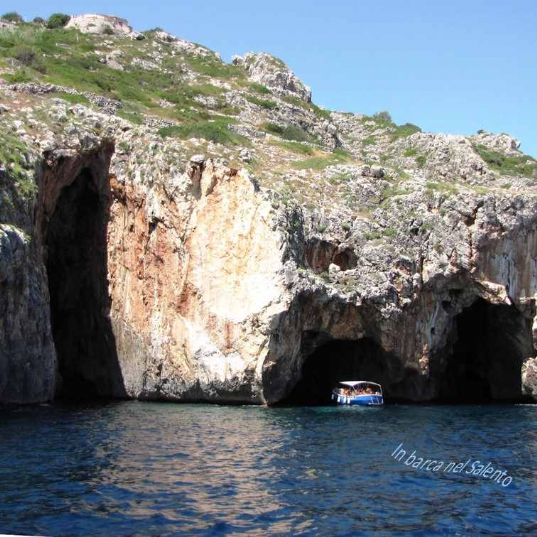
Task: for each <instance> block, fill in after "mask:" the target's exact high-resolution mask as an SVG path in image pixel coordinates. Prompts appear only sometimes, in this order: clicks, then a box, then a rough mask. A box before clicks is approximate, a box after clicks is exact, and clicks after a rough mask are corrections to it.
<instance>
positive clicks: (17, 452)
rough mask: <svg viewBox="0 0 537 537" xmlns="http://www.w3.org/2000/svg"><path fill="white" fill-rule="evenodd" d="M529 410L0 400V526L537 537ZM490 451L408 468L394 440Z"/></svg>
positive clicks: (58, 531) (534, 413)
mask: <svg viewBox="0 0 537 537" xmlns="http://www.w3.org/2000/svg"><path fill="white" fill-rule="evenodd" d="M536 431H537V408H536V407H533V406H522V405H521V406H473V407H470V406H468V407H465V406H459V407H449V406H439V407H425V406H424V407H421V406H420V407H415V406H393V407H386V408H383V409H356V408H333V407H324V408H323V407H319V408H279V409H267V408H260V407H220V406H207V405H173V404H160V403H136V402H123V403H114V404H108V405H93V406H91V405H89V406H82V407H80V406H79V407H68V406H48V407H37V408H31V409H30V408H18V409H10V410H2V411H0V439H1V440H0V442H1V448H2V449H1V451H0V482H1V484H2V486H1V488H0V531H1V532H4V533H8V532H11V533H26V534H32V533H33V534H39V533H40V534H44V535H55V536H58V535H90V534H91V535H179V534H185V535H228V534H243V533H244V534H248V535H267V534H272V535H288V534H296V535H300V534H303V535H311V534H320V535H327V534H329V535H350V534H351V535H371V534H372V533H374V534H376V535H393V534H397V533H400V534H411V535H453V534H457V533H458V534H460V535H476V534H483V535H522V534H531V533H532V532H534V533H537V523H536V521H537V511H536V505H537V496H536V491H537V473H536V468H537V464H536V462H537V449H536V448H537V433H536ZM400 443H403V445H404V448H405V449H407V450H408V452H409V453H410V452H411V451H415V452H416V455H417V456H423V457H426V458H433V459H438V460H444V461H451V460H453V461H462V462H464V461H466V460H467V459H469V458H470V459H472V460H476V459H478V460H480V461H483V462H485V463H486V462H490V463H491V464H493V465H494V467H495V468H501V469H505V470H507V471H508V472H509V474H510V475H511V476H512V477H513V483H512V484H511V485H510V486H509V487H505V488H504V487H502V486H500V485H498V484H497V483H494V482H490V481H489V480H486V479H483V478H479V477H475V476H469V475H456V474H443V473H433V472H427V471H425V470H416V469H414V468H411V467H408V466H405V465H404V464H403V463H402V462H398V461H395V460H394V458H393V457H392V456H391V454H392V452H393V450H394V449H395V447H396V446H397V445H399V444H400Z"/></svg>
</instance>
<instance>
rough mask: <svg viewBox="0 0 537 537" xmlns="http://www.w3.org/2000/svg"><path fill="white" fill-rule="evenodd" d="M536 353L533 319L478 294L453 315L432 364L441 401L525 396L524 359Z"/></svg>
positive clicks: (451, 401)
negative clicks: (523, 388)
mask: <svg viewBox="0 0 537 537" xmlns="http://www.w3.org/2000/svg"><path fill="white" fill-rule="evenodd" d="M533 354H534V350H533V343H532V332H531V322H530V321H528V319H526V318H525V317H524V316H523V315H522V314H521V313H520V312H519V311H518V310H517V309H516V308H515V307H514V306H508V305H494V304H490V303H488V302H487V301H485V300H484V299H481V298H479V299H477V300H476V301H475V302H474V303H473V304H472V305H470V306H469V307H467V308H465V309H464V310H463V311H462V312H461V313H460V314H459V315H457V316H456V317H455V318H454V320H453V328H452V331H451V335H450V337H449V341H448V343H447V344H446V346H445V348H444V349H442V351H440V353H438V354H437V356H435V358H434V359H433V360H432V363H431V376H432V379H433V382H434V383H435V386H436V390H435V391H436V393H437V401H439V402H450V403H490V402H494V401H521V400H523V396H522V388H521V369H522V364H523V361H524V360H525V359H526V358H527V357H528V356H530V355H533Z"/></svg>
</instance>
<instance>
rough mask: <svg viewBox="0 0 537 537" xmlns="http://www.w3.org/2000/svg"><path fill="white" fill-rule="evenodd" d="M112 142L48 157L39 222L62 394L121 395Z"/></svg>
mask: <svg viewBox="0 0 537 537" xmlns="http://www.w3.org/2000/svg"><path fill="white" fill-rule="evenodd" d="M112 152H113V145H112V144H107V145H104V146H103V147H101V148H99V149H98V150H97V151H95V152H93V153H91V154H87V155H78V156H77V157H74V158H73V159H62V158H61V157H60V159H59V160H57V161H54V160H53V161H52V163H50V162H49V163H48V164H47V166H46V167H45V168H44V170H43V174H42V177H41V191H40V200H39V201H40V203H39V205H38V214H37V224H38V229H39V232H40V236H41V240H42V244H43V250H44V251H43V254H44V261H45V267H46V271H47V277H48V282H49V293H50V313H51V327H52V336H53V339H54V344H55V347H56V354H57V364H58V378H57V389H56V397H57V398H66V399H92V398H110V397H114V398H123V397H126V391H125V387H124V382H123V378H122V374H121V368H120V365H119V361H118V355H117V349H116V341H115V337H114V333H113V331H112V325H111V320H110V315H109V313H110V297H109V294H108V268H107V228H108V221H109V214H110V202H111V195H110V184H109V175H108V169H109V164H110V158H111V155H112Z"/></svg>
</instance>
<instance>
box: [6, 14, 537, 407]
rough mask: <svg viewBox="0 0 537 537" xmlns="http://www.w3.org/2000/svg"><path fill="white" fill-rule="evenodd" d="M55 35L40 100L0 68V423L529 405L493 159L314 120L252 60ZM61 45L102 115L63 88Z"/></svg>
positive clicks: (534, 375) (371, 123) (482, 144)
mask: <svg viewBox="0 0 537 537" xmlns="http://www.w3.org/2000/svg"><path fill="white" fill-rule="evenodd" d="M12 30H13V29H12V28H10V29H5V28H4V29H2V28H0V31H12ZM25 31H27V32H29V33H31V32H34V31H35V32H44V31H48V30H46V29H43V28H41V27H38V28H37V27H36V28H35V29H33V27H32V26H31V25H27V26H26V27H25ZM61 32H62V31H60V30H59V31H58V34H57V35H56V37H55V40H58V42H59V44H60V45H61V46H58V49H57V50H56V49H55V50H54V51H53V52H51V51H50V50H49V48H46V49H45V50H42V51H38V52H39V54H36V57H43V58H44V60H47V59H48V60H50V59H51V58H53V59H54V61H51V62H49V65H48V67H47V69H48V70H47V79H46V80H42V79H40V77H41V75H40V74H37V75H36V77H37V78H38V79H37V80H35V81H32V82H28V83H16V84H8V83H7V79H8V78H9V77H10V76H12V75H13V72H12V71H13V69H12V68H11V67H6V69H5V70H6V72H4V71H3V70H2V69H3V68H2V67H0V76H1V77H5V79H6V83H0V141H2V144H1V146H0V402H15V403H17V402H38V401H47V400H51V399H53V398H54V397H67V398H70V397H79V396H85V397H116V398H139V399H164V400H174V401H211V402H244V403H268V404H277V403H282V402H283V403H286V402H290V403H293V402H294V403H301V404H302V403H323V402H326V398H327V396H328V395H329V394H330V389H331V388H332V387H333V385H334V383H335V382H337V381H339V380H342V379H345V378H347V379H353V378H354V379H356V378H365V379H370V380H374V381H377V382H380V383H382V385H383V387H384V389H385V394H386V397H387V399H388V400H407V401H408V400H411V401H431V400H433V401H437V400H441V401H456V402H460V401H474V402H475V401H485V402H487V401H498V400H499V401H536V400H537V358H536V348H537V321H536V319H537V317H536V313H537V311H536V297H537V161H535V159H532V158H531V157H529V156H528V155H524V154H523V153H521V152H520V151H519V149H518V147H519V146H518V142H517V141H516V140H514V139H513V138H511V137H510V136H508V135H504V134H502V135H494V134H490V133H484V132H480V133H478V134H476V135H473V136H454V135H444V134H432V133H423V132H421V130H420V129H419V128H418V127H416V126H415V125H411V124H406V125H396V124H395V123H393V122H392V121H391V119H390V118H389V115H387V114H377V115H375V116H371V117H369V116H362V115H356V114H345V113H336V112H330V111H328V110H324V109H321V108H319V107H317V106H315V105H314V104H313V103H311V93H310V90H309V88H307V87H306V86H305V85H304V84H303V83H302V82H301V81H300V80H298V78H296V76H295V75H294V74H293V73H292V72H291V71H290V70H289V69H288V68H287V67H286V66H285V64H283V62H281V61H280V60H277V59H276V58H273V57H271V56H269V55H267V54H247V55H246V56H245V57H243V58H236V59H235V61H234V63H233V64H225V63H224V62H222V60H221V59H220V58H219V57H218V55H217V54H215V53H213V52H212V51H209V50H208V49H205V48H204V47H201V46H199V45H194V44H193V43H189V42H187V41H184V40H182V39H179V38H176V37H174V36H172V35H170V34H167V33H166V32H163V31H160V30H154V31H149V32H145V33H144V34H136V33H135V32H133V31H132V30H131V28H130V27H129V26H128V24H127V23H126V22H125V21H123V20H120V19H115V18H109V17H102V16H93V15H92V16H82V17H78V18H73V19H72V20H71V23H70V29H69V30H67V31H66V32H65V34H64V36H63V38H62V34H61ZM102 33H104V34H106V35H107V36H108V37H107V39H106V40H103V39H102V35H101V34H102ZM62 39H63V40H64V41H65V43H63V42H60V41H62ZM9 42H10V41H9V40H6V43H9ZM38 42H40V41H39V40H36V43H38ZM80 43H82V44H83V52H84V55H85V56H84V57H86V56H87V60H88V62H90V63H91V65H92V69H93V71H92V72H93V73H97V74H98V73H101V74H102V75H103V79H105V80H108V81H110V84H111V86H114V87H115V89H116V91H107V90H106V89H105V88H104V89H103V88H102V87H101V86H102V84H101V85H99V84H93V83H92V82H91V81H85V80H82V79H81V87H78V88H70V87H66V86H65V85H64V84H65V78H64V76H63V73H64V71H63V70H60V71H59V72H57V71H56V70H57V68H58V67H57V64H58V63H59V62H57V58H58V57H60V56H59V55H61V57H62V58H63V59H64V61H65V62H66V63H68V64H69V68H70V69H71V70H75V71H76V69H78V68H80V63H81V62H80V54H79V53H80V52H81V51H80V50H78V49H77V48H76V47H77V46H82V45H80ZM6 46H7V45H6ZM36 46H37V45H36ZM50 46H52V45H50ZM90 49H95V50H94V53H93V52H88V51H89V50H90ZM6 50H7V49H6ZM71 51H74V53H76V54H73V56H72V57H71V56H70V53H71ZM8 52H9V51H8ZM8 52H6V54H8ZM12 52H13V58H12V60H13V61H12V62H11V63H10V64H9V65H10V66H11V65H13V66H14V67H13V68H16V67H17V65H18V64H17V61H19V60H17V51H16V50H14V51H12ZM8 55H9V54H8ZM6 65H7V64H6ZM36 73H40V71H39V70H36ZM97 74H96V76H97ZM80 76H81V77H82V74H80ZM156 81H157V82H156ZM86 82H87V84H86ZM152 84H153V85H154V84H158V88H155V87H153V86H152ZM135 89H136V91H135ZM101 93H103V94H101ZM73 102H77V103H79V104H72V103H73ZM80 103H82V104H80ZM6 148H7V149H6Z"/></svg>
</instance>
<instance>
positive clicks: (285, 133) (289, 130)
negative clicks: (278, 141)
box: [261, 122, 314, 142]
mask: <svg viewBox="0 0 537 537" xmlns="http://www.w3.org/2000/svg"><path fill="white" fill-rule="evenodd" d="M261 128H262V129H263V130H264V131H265V132H269V133H270V134H275V135H276V136H280V137H281V138H285V139H286V140H293V141H295V142H312V141H314V138H313V136H311V135H310V134H308V133H307V132H306V131H305V130H304V129H301V128H300V127H297V126H296V125H278V124H277V123H270V122H267V123H263V125H262V126H261Z"/></svg>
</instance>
